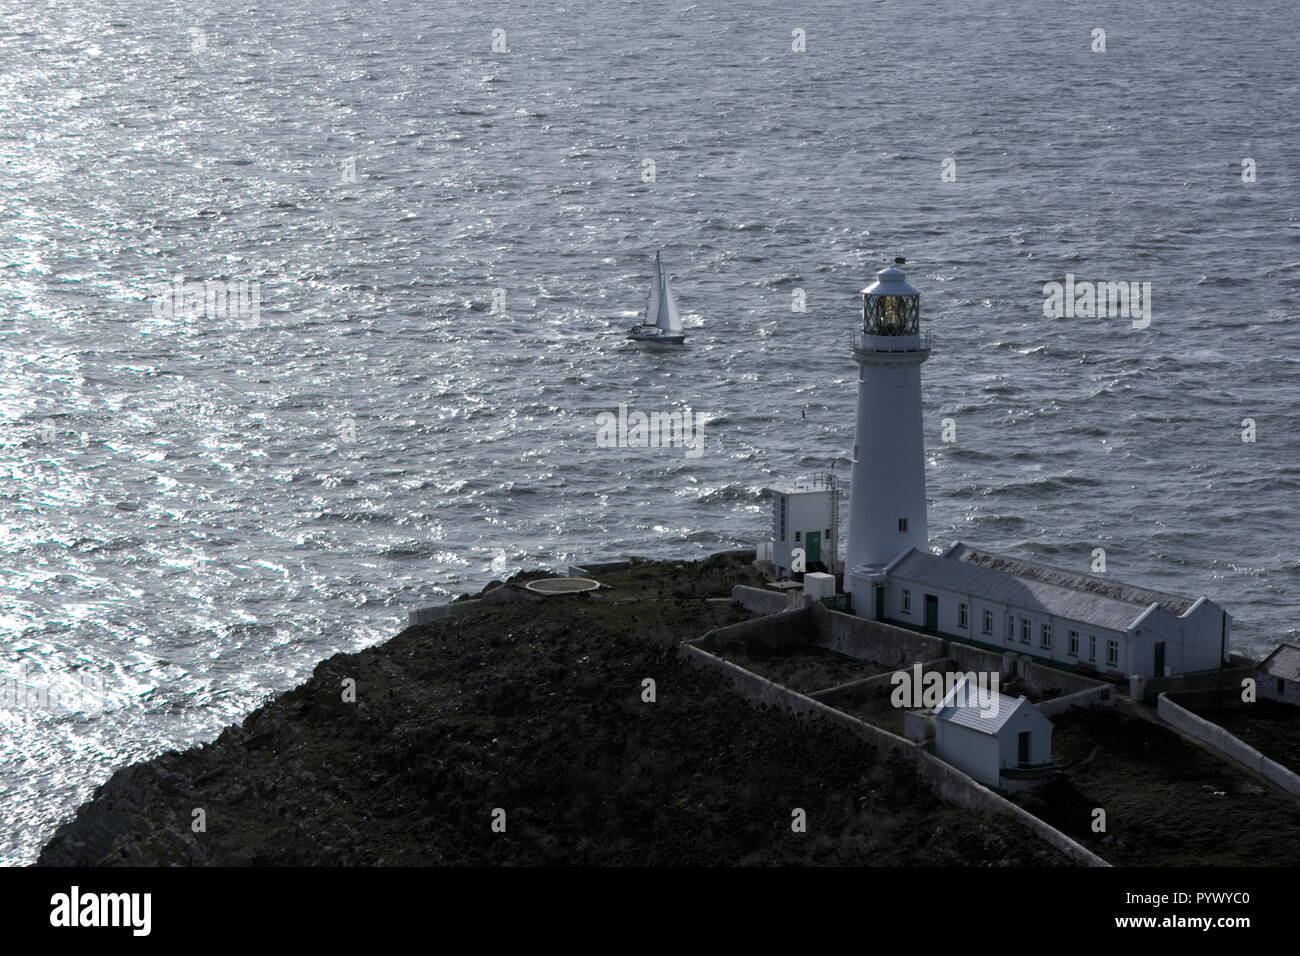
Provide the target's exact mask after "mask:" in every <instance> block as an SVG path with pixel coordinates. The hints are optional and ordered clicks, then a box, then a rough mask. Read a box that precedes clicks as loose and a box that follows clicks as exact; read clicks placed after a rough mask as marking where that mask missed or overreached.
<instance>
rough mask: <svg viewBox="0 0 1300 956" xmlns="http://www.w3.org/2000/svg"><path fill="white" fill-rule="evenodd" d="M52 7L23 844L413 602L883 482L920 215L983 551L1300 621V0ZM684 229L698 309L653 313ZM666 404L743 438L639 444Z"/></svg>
mask: <svg viewBox="0 0 1300 956" xmlns="http://www.w3.org/2000/svg"><path fill="white" fill-rule="evenodd" d="M0 22H2V24H3V29H2V30H0V105H2V107H3V113H2V114H0V116H2V119H0V170H3V175H0V218H2V221H3V229H2V230H0V242H2V243H3V250H2V254H0V476H2V478H0V480H2V484H0V528H2V529H3V530H2V534H0V727H2V728H3V736H2V738H0V863H3V864H5V865H21V864H27V863H30V862H32V861H33V860H34V859H35V858H36V856H37V854H38V853H39V851H40V847H41V845H42V844H43V842H44V841H46V840H47V839H48V838H49V836H50V835H51V833H52V832H53V831H54V829H55V828H56V827H57V826H58V825H59V824H60V823H61V822H62V821H64V820H67V819H69V818H70V817H71V815H72V814H73V812H74V811H75V809H76V807H77V806H78V805H79V804H80V803H82V802H83V801H85V800H87V799H88V798H89V797H90V796H91V795H92V793H93V792H94V790H95V788H96V787H97V786H98V785H100V784H102V783H103V782H104V781H105V780H106V779H107V778H108V777H109V776H110V775H111V774H112V773H113V771H114V770H115V769H117V768H120V767H123V766H125V765H127V764H130V763H132V762H135V761H141V760H145V759H148V758H150V757H152V756H155V755H157V754H159V753H161V752H163V751H166V750H170V749H176V748H185V747H188V746H191V745H194V744H196V743H199V742H203V741H207V740H211V739H212V738H214V737H215V736H216V735H217V734H218V733H219V732H220V730H221V728H222V727H223V726H225V725H227V724H230V723H232V722H236V721H239V720H241V719H242V718H243V716H244V715H246V714H247V713H248V712H249V711H250V710H252V709H253V708H255V707H257V706H258V705H259V704H260V703H262V702H264V701H266V700H267V699H268V698H269V697H270V696H272V695H274V694H276V693H278V692H281V691H284V690H286V689H288V688H291V687H293V686H295V685H296V684H298V683H300V682H301V681H302V680H304V678H305V677H306V676H307V675H308V674H309V673H310V671H311V669H312V668H313V666H314V665H315V664H316V663H317V662H318V661H320V660H322V659H324V658H326V657H329V656H330V655H332V654H335V653H337V652H348V651H356V650H358V649H360V648H364V647H367V646H370V645H373V644H375V643H377V642H381V641H383V640H384V639H386V638H387V637H389V636H391V635H393V634H394V633H396V632H397V631H398V630H400V629H401V628H402V627H403V626H404V624H405V620H406V615H407V614H408V612H410V611H411V610H413V609H416V608H419V607H423V606H428V605H431V604H438V603H441V602H445V601H448V600H450V599H451V598H452V597H454V596H455V595H456V594H458V593H461V592H466V591H475V590H478V589H479V588H481V587H482V586H483V585H484V584H486V583H487V582H488V581H490V580H492V579H502V578H504V577H507V576H509V575H510V574H513V573H515V572H516V571H519V570H522V569H535V568H552V569H557V570H562V569H565V568H567V567H568V566H569V565H570V564H575V563H577V564H580V563H582V562H583V561H600V560H616V559H619V558H622V557H625V556H631V555H637V556H644V557H648V558H675V559H695V558H701V557H704V556H706V555H708V554H710V553H713V552H716V551H721V550H726V549H736V548H749V547H753V546H754V545H755V543H756V542H759V541H762V540H764V539H765V538H767V537H768V536H770V531H771V515H770V507H769V505H768V504H767V501H766V498H765V492H764V489H765V488H766V487H767V486H768V485H769V484H770V483H772V482H775V481H780V480H788V479H792V478H796V477H802V476H809V475H813V474H819V473H826V472H830V473H835V474H838V475H840V476H842V477H843V478H845V479H847V477H848V472H849V467H848V458H847V456H848V455H849V454H850V453H851V449H852V446H853V425H854V422H853V416H854V405H855V387H856V366H855V365H854V363H853V361H852V360H851V354H850V350H849V336H850V333H851V331H852V330H853V329H854V328H855V326H856V325H857V324H858V323H859V322H860V316H861V297H860V292H861V290H862V288H863V287H864V286H866V285H867V284H868V283H869V282H870V281H871V280H872V278H873V275H874V273H875V272H876V271H877V270H879V269H881V268H883V267H884V266H886V265H887V264H889V263H890V262H892V261H893V259H894V257H895V256H903V257H905V258H906V259H907V265H906V266H905V268H906V269H907V272H908V277H909V280H910V281H911V282H912V283H913V284H914V285H915V286H916V287H917V288H918V289H919V290H920V291H921V293H922V300H921V301H922V306H921V322H922V326H923V328H924V329H925V330H926V331H927V332H928V333H929V334H930V335H931V337H932V348H933V354H932V357H931V359H930V360H929V361H928V362H927V363H926V365H925V366H924V368H923V383H924V421H925V429H926V444H927V452H926V454H927V461H926V482H927V489H928V495H929V499H930V510H929V523H930V535H931V543H932V545H933V546H935V547H942V546H945V545H947V544H950V543H952V542H954V541H958V540H961V541H965V542H967V543H969V544H972V545H975V546H978V547H981V548H985V549H989V550H993V551H1000V552H1005V553H1008V554H1012V555H1016V556H1021V557H1027V558H1032V559H1036V560H1040V561H1044V562H1047V563H1051V564H1055V565H1059V566H1062V567H1067V568H1074V569H1078V570H1081V571H1087V570H1089V569H1090V568H1091V567H1092V562H1093V561H1094V553H1095V550H1096V549H1102V550H1104V552H1105V557H1106V573H1107V574H1108V575H1110V576H1112V577H1114V578H1116V579H1118V580H1123V581H1131V582H1133V583H1137V584H1141V585H1145V586H1148V587H1153V588H1157V589H1161V590H1166V591H1171V592H1175V593H1180V594H1183V593H1185V594H1190V595H1193V596H1198V595H1201V594H1205V595H1208V596H1209V597H1211V598H1212V599H1214V600H1215V601H1217V602H1219V603H1221V604H1222V605H1223V606H1224V607H1226V608H1227V609H1228V611H1229V613H1230V614H1231V615H1232V620H1233V630H1234V639H1233V641H1234V647H1235V649H1237V650H1241V651H1244V652H1249V653H1255V654H1260V653H1264V652H1266V651H1267V650H1268V649H1270V648H1272V647H1273V646H1275V645H1276V644H1277V643H1278V642H1279V641H1284V640H1296V639H1297V636H1298V635H1297V627H1298V625H1297V621H1298V620H1300V564H1298V563H1297V557H1296V541H1297V530H1298V528H1297V505H1300V495H1298V492H1300V424H1298V423H1297V417H1296V400H1297V395H1298V392H1300V388H1298V386H1300V354H1298V352H1297V347H1298V346H1300V323H1298V322H1297V302H1298V298H1297V296H1298V293H1300V228H1298V223H1297V209H1298V207H1300V203H1298V202H1297V197H1298V196H1300V189H1298V188H1297V187H1298V185H1300V176H1298V175H1297V163H1300V154H1297V152H1296V149H1295V144H1296V138H1295V132H1296V129H1297V112H1298V104H1300V96H1298V94H1300V60H1297V58H1296V56H1295V48H1296V20H1295V17H1294V8H1293V5H1292V3H1291V2H1290V0H1259V2H1256V3H1251V4H1246V5H1243V6H1237V7H1233V8H1231V9H1230V10H1225V9H1224V7H1223V5H1222V4H1217V3H1210V2H1208V0H1170V2H1161V3H1134V2H1132V0H1126V2H1119V0H1113V2H1099V3H1093V4H1089V5H1086V7H1085V6H1084V5H1080V4H1061V3H1056V2H1051V0H1005V2H1001V3H979V2H969V0H966V2H953V0H949V2H938V3H931V4H914V3H905V2H898V0H878V2H877V0H873V2H864V0H809V2H805V3H800V4H797V5H796V4H790V3H778V2H774V0H753V2H743V3H742V2H738V0H728V2H699V3H692V2H653V0H647V2H615V0H604V2H594V0H593V2H576V0H575V2H558V0H550V2H539V0H511V2H504V0H475V2H473V3H451V2H446V0H434V2H430V0H391V2H384V0H343V2H337V0H331V2H326V0H275V2H270V0H243V2H241V3H239V4H222V3H211V2H180V0H149V2H146V0H27V2H24V3H9V4H5V5H4V7H3V8H2V9H0ZM656 251H661V253H662V257H663V263H664V268H665V270H666V271H667V272H668V273H669V274H670V275H671V276H672V281H673V283H674V289H675V292H676V296H677V302H678V305H679V307H680V309H681V311H682V313H683V315H684V320H685V324H686V333H687V336H688V338H687V341H686V344H685V346H684V347H682V348H680V349H664V348H647V347H645V346H641V345H637V344H635V343H631V342H628V341H626V339H625V337H624V336H625V331H626V329H627V327H628V326H629V325H631V324H633V323H635V322H637V321H638V320H639V318H640V316H641V312H642V309H643V308H644V305H645V300H646V296H647V291H648V288H649V286H648V283H649V279H650V274H651V269H652V265H653V257H654V253H655V252H656ZM1067 281H1068V282H1069V283H1070V284H1071V287H1072V288H1075V289H1079V288H1083V287H1084V286H1083V285H1082V284H1087V283H1092V284H1095V285H1096V286H1097V287H1099V288H1102V287H1105V288H1109V289H1112V290H1119V289H1123V290H1126V291H1127V292H1131V293H1132V295H1133V296H1134V298H1133V299H1132V302H1133V303H1134V304H1135V303H1136V302H1138V301H1139V300H1138V299H1137V298H1136V296H1138V295H1142V296H1143V297H1142V299H1141V300H1140V301H1142V302H1143V303H1144V304H1143V307H1142V310H1140V311H1141V312H1142V313H1144V316H1145V317H1143V315H1139V316H1134V315H1125V314H1124V312H1123V311H1122V309H1121V308H1120V307H1119V306H1120V302H1119V299H1118V298H1117V297H1115V296H1112V297H1111V299H1109V300H1107V301H1108V304H1109V305H1110V308H1109V309H1090V308H1088V305H1087V302H1086V301H1084V300H1082V299H1081V300H1079V301H1080V302H1081V303H1082V304H1081V306H1080V307H1079V308H1077V309H1069V310H1067V311H1068V313H1069V314H1061V315H1059V316H1058V315H1055V314H1050V313H1051V312H1052V310H1051V308H1050V299H1051V296H1052V292H1051V290H1052V289H1053V288H1054V286H1053V285H1052V284H1053V283H1061V284H1065V283H1067ZM1118 284H1122V285H1118ZM1148 284H1149V285H1148ZM1148 307H1149V308H1148ZM1134 311H1137V310H1134ZM620 406H625V407H626V409H627V410H628V412H629V413H630V412H633V411H641V412H644V413H647V414H649V413H652V412H659V413H661V414H664V413H682V414H685V413H687V412H689V413H690V414H691V415H692V416H697V415H701V416H703V417H702V418H701V419H700V420H701V421H703V422H704V424H703V426H702V427H703V445H702V446H701V447H700V448H699V449H698V450H697V451H698V453H688V452H689V451H690V449H685V448H682V447H675V446H671V445H670V446H669V447H626V445H625V446H622V447H620V446H617V445H616V446H615V447H610V443H609V442H599V441H598V434H597V431H598V429H597V420H598V417H599V416H600V415H601V414H602V413H605V412H612V413H615V414H617V413H618V410H619V408H620ZM845 526H847V525H845ZM683 636H684V637H685V636H688V635H683Z"/></svg>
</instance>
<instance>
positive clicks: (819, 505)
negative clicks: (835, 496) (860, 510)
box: [772, 490, 839, 575]
mask: <svg viewBox="0 0 1300 956" xmlns="http://www.w3.org/2000/svg"><path fill="white" fill-rule="evenodd" d="M782 498H784V500H785V504H786V520H785V535H784V537H782V535H781V501H782ZM831 511H832V500H831V493H830V492H829V491H821V490H818V491H792V492H781V491H778V490H773V492H772V566H773V567H774V568H775V569H776V570H777V572H778V574H780V575H788V574H789V573H790V568H791V563H792V562H791V555H792V553H793V551H794V549H795V548H803V549H804V553H805V556H806V554H807V551H808V544H807V538H808V532H810V531H815V532H818V533H819V534H821V536H822V538H821V558H820V560H821V562H822V563H823V564H825V565H826V566H827V567H830V566H831V563H832V561H833V560H834V559H835V555H836V554H837V553H838V547H839V545H838V542H836V541H835V540H834V539H833V538H831V537H830V536H829V535H827V531H829V530H830V529H832V528H834V526H835V524H834V522H833V521H832V520H831V517H832V514H831ZM796 532H797V533H798V538H799V540H798V541H796V540H795V535H796Z"/></svg>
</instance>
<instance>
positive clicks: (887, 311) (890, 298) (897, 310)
mask: <svg viewBox="0 0 1300 956" xmlns="http://www.w3.org/2000/svg"><path fill="white" fill-rule="evenodd" d="M920 319H921V297H920V296H919V295H866V296H864V297H863V303H862V330H863V331H864V332H866V333H867V334H868V335H916V334H917V329H918V328H919V327H920Z"/></svg>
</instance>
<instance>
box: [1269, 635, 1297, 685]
mask: <svg viewBox="0 0 1300 956" xmlns="http://www.w3.org/2000/svg"><path fill="white" fill-rule="evenodd" d="M1259 669H1260V670H1262V671H1263V672H1264V673H1265V674H1268V675H1269V676H1271V677H1282V678H1285V679H1286V680H1300V647H1296V646H1295V645H1294V644H1279V645H1278V648H1277V650H1275V651H1274V652H1273V653H1272V654H1270V655H1268V657H1266V658H1264V663H1262V664H1260V665H1259Z"/></svg>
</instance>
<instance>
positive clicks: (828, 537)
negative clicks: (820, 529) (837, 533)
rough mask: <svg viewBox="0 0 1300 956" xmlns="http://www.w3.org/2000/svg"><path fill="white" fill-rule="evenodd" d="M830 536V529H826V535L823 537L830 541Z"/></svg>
mask: <svg viewBox="0 0 1300 956" xmlns="http://www.w3.org/2000/svg"><path fill="white" fill-rule="evenodd" d="M830 536H831V529H830V528H827V529H826V535H825V537H826V538H827V540H829V539H830Z"/></svg>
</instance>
